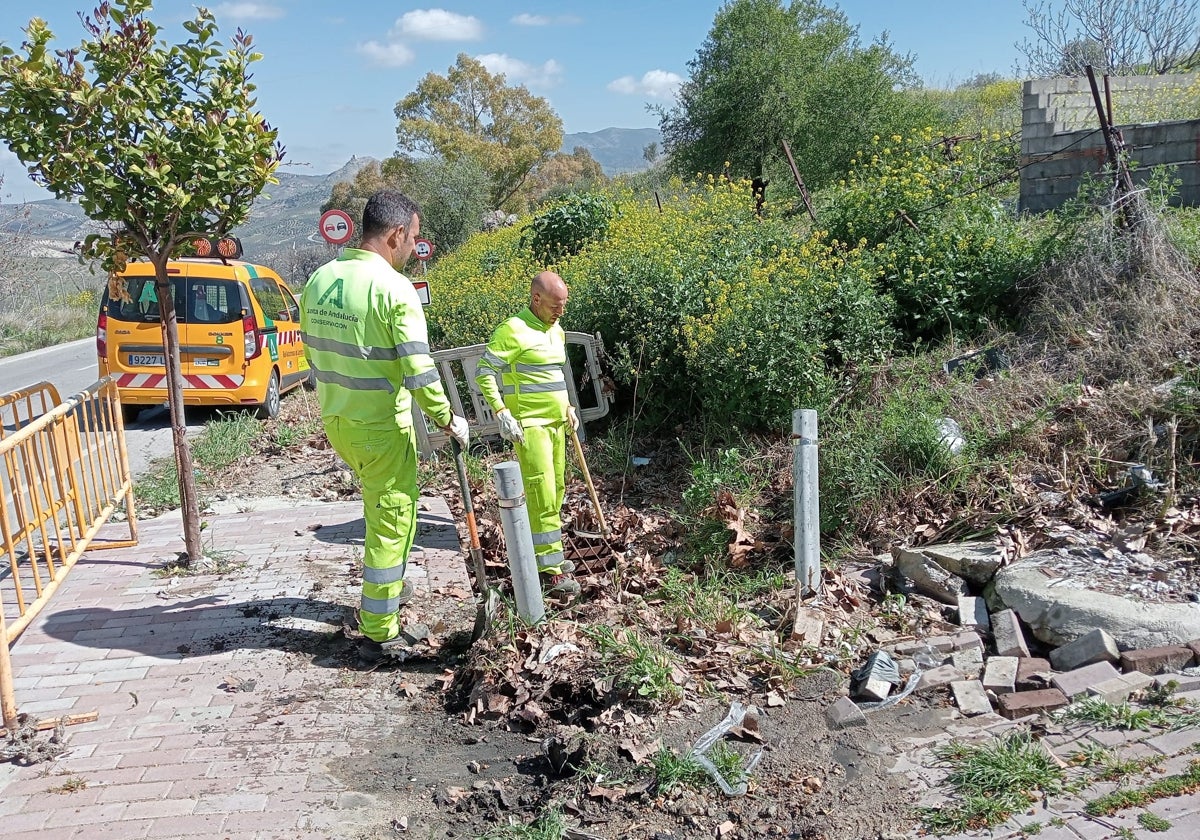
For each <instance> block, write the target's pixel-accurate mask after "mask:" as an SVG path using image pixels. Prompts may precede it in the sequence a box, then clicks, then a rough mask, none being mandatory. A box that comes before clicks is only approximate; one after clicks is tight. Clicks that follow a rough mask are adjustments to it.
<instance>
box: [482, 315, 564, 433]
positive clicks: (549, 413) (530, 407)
mask: <svg viewBox="0 0 1200 840" xmlns="http://www.w3.org/2000/svg"><path fill="white" fill-rule="evenodd" d="M566 361H567V344H566V335H565V333H563V328H562V327H560V326H559V325H558V324H554V325H553V326H547V325H546V324H545V323H544V322H543V321H542V319H541V318H539V317H538V316H536V315H534V314H533V312H532V311H530V309H529V308H528V307H526V308H525V309H522V310H521V311H520V312H518V313H517V314H516V315H514V316H512V317H511V318H509V319H508V320H506V321H505V322H504V323H502V324H501V325H500V326H498V327H496V331H495V332H494V333H492V339H491V341H489V342H488V346H487V351H486V352H485V353H484V354H483V358H481V359H480V360H479V364H478V366H477V368H476V376H475V382H476V384H477V385H478V386H479V391H480V393H482V394H483V398H484V399H485V400H487V404H488V405H489V406H490V407H491V409H492V411H494V412H496V413H499V412H500V410H501V409H503V408H507V409H508V410H509V411H511V412H512V413H513V417H515V418H517V420H519V421H520V422H521V425H523V426H546V425H549V424H551V423H562V422H565V421H566V419H567V406H568V405H570V398H569V397H568V395H567V382H566V379H564V378H563V365H564V364H565V363H566Z"/></svg>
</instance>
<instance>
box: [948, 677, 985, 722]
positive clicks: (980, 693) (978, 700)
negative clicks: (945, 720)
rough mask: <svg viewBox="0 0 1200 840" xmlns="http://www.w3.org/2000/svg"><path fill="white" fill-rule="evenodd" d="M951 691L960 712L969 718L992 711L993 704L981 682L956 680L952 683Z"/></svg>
mask: <svg viewBox="0 0 1200 840" xmlns="http://www.w3.org/2000/svg"><path fill="white" fill-rule="evenodd" d="M950 690H951V691H953V692H954V702H955V703H956V704H957V705H958V710H959V711H960V712H962V713H963V714H964V715H966V716H968V717H972V716H974V715H985V714H987V713H988V712H990V711H991V710H992V703H991V701H990V700H988V697H987V692H985V691H984V690H983V683H981V682H980V681H979V680H955V681H954V682H952V683H950Z"/></svg>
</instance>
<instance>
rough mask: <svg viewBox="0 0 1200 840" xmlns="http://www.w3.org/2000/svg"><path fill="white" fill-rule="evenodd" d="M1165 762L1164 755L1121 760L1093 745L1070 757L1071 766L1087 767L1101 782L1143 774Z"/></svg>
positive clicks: (1107, 750)
mask: <svg viewBox="0 0 1200 840" xmlns="http://www.w3.org/2000/svg"><path fill="white" fill-rule="evenodd" d="M1166 760H1167V757H1166V756H1165V755H1158V756H1148V757H1146V758H1121V757H1120V756H1118V755H1117V754H1116V753H1114V752H1113V751H1112V750H1110V749H1107V748H1105V747H1102V746H1100V745H1099V744H1093V745H1092V746H1091V747H1089V748H1087V749H1085V750H1079V751H1077V752H1074V753H1072V754H1071V756H1070V761H1071V763H1072V764H1075V765H1078V766H1080V767H1087V768H1090V769H1092V770H1094V772H1095V778H1096V779H1098V780H1100V781H1102V782H1116V781H1120V780H1121V779H1124V778H1126V777H1128V776H1133V775H1136V774H1138V773H1144V772H1145V771H1146V770H1149V769H1150V768H1152V767H1157V766H1158V765H1160V764H1162V763H1163V762H1164V761H1166Z"/></svg>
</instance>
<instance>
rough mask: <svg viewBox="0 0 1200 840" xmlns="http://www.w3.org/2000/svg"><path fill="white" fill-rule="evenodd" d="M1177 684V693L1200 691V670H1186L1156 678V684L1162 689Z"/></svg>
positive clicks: (1160, 675)
mask: <svg viewBox="0 0 1200 840" xmlns="http://www.w3.org/2000/svg"><path fill="white" fill-rule="evenodd" d="M1171 683H1175V691H1177V692H1178V691H1196V690H1200V668H1185V669H1183V670H1182V671H1175V672H1168V673H1166V674H1159V675H1158V676H1156V677H1155V678H1154V684H1155V685H1157V686H1159V687H1160V688H1162V687H1165V686H1167V685H1169V684H1171Z"/></svg>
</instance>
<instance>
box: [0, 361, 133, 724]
mask: <svg viewBox="0 0 1200 840" xmlns="http://www.w3.org/2000/svg"><path fill="white" fill-rule="evenodd" d="M48 397H52V398H53V399H54V401H55V402H56V403H57V404H56V405H53V406H50V407H48V408H46V409H45V410H43V411H41V412H40V413H35V411H34V405H35V403H36V402H37V401H39V400H42V401H44V400H45V399H46V398H48ZM57 397H58V394H57V392H56V391H55V390H54V387H53V386H52V385H49V384H48V383H40V384H39V385H35V386H32V387H30V388H25V389H22V390H20V391H15V392H13V393H11V394H7V395H5V396H3V397H0V419H3V421H4V430H5V431H4V435H3V438H2V439H0V464H2V466H3V472H2V473H0V480H3V482H4V487H3V493H0V540H2V542H0V643H2V644H0V707H2V711H3V716H4V724H5V726H6V727H8V728H9V731H12V728H13V727H14V726H15V725H16V718H17V707H16V700H15V698H14V696H13V684H12V665H11V662H10V661H9V653H8V649H9V646H10V645H11V644H12V643H13V642H14V641H15V640H16V639H17V637H18V636H20V635H21V633H22V632H23V631H24V630H25V628H26V627H27V626H28V625H29V622H30V621H32V620H33V618H34V617H35V616H36V615H37V614H38V612H39V611H40V610H41V609H42V607H44V606H45V605H46V603H47V602H48V601H49V600H50V598H51V597H52V596H53V595H54V592H55V590H57V589H58V586H59V584H60V583H61V582H62V581H63V579H64V578H65V577H66V575H67V572H69V571H70V570H71V567H72V566H74V565H75V562H76V561H77V560H78V559H79V557H80V556H81V555H82V554H83V552H84V551H86V550H87V549H88V548H92V549H99V548H123V547H128V546H132V545H136V544H137V520H136V518H135V515H134V509H133V478H132V476H131V475H130V472H129V457H128V453H127V451H126V448H125V427H124V424H123V422H122V419H121V403H120V397H119V396H118V392H117V385H116V382H115V381H114V380H113V379H112V378H111V377H106V378H104V379H101V380H100V381H99V382H95V383H93V384H92V385H90V386H88V388H87V389H85V390H83V391H81V392H79V393H78V394H75V395H73V396H71V397H70V398H68V399H67V400H66V401H64V402H58V400H57ZM10 418H11V421H10ZM10 425H11V427H12V428H11V429H10ZM122 501H124V504H125V512H126V520H127V522H128V524H129V539H128V540H105V541H104V542H102V543H98V544H96V545H92V540H93V539H94V538H95V536H96V533H97V532H98V531H99V530H100V527H101V526H102V525H103V524H104V523H106V522H107V521H108V520H109V518H110V517H111V516H112V515H113V513H114V512H115V511H116V509H117V506H118V505H119V504H120V503H121V502H122Z"/></svg>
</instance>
